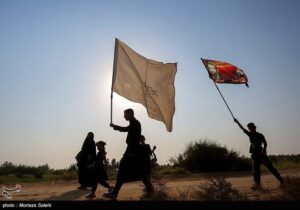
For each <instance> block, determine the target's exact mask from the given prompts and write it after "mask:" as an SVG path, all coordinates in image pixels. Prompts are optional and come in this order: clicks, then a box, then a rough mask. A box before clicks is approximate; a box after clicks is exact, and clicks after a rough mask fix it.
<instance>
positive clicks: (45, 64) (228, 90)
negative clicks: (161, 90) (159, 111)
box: [0, 0, 300, 168]
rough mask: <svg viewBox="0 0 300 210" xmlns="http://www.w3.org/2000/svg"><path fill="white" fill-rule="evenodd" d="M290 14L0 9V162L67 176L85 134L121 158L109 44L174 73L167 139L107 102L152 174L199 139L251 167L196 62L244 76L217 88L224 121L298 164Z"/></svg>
mask: <svg viewBox="0 0 300 210" xmlns="http://www.w3.org/2000/svg"><path fill="white" fill-rule="evenodd" d="M299 10H300V1H297V0H294V1H293V0H280V1H278V0H244V1H240V0H226V1H221V0H219V1H216V0H207V1H201V0H195V1H192V0H180V1H179V0H178V1H175V0H172V1H171V0H169V1H162V0H151V1H148V0H147V1H146V0H145V1H141V0H136V1H132V0H126V1H122V0H119V1H115V0H110V1H104V0H103V1H100V0H98V1H91V0H88V1H86V0H82V1H75V0H51V1H50V0H44V1H38V0H35V1H34V0H26V1H17V0H0V99H1V103H0V163H3V162H4V161H11V162H13V163H16V164H28V165H41V164H46V163H48V164H49V166H50V167H51V168H65V167H68V166H69V165H70V164H71V163H75V159H74V157H75V155H76V153H77V152H78V151H79V150H80V148H81V146H82V143H83V141H84V139H85V137H86V135H87V133H88V132H89V131H92V132H94V134H95V140H96V141H98V140H103V141H106V142H107V145H106V148H107V153H108V158H109V159H112V158H116V159H117V160H119V159H120V158H121V156H122V154H123V152H124V151H125V148H126V144H125V139H126V135H127V134H126V133H121V132H118V131H114V130H113V129H112V128H110V127H109V123H110V88H111V78H112V66H113V55H114V42H115V38H119V39H120V40H121V41H123V42H125V43H126V44H127V45H129V46H130V47H131V48H132V49H134V50H135V51H136V52H138V53H140V54H141V55H143V56H145V57H147V58H151V59H153V60H157V61H161V62H178V68H177V74H176V78H175V88H176V95H175V103H176V111H175V115H174V118H173V131H172V132H171V133H169V132H167V131H166V128H165V125H164V124H163V123H162V122H160V121H156V120H153V119H151V118H149V117H148V115H147V112H146V109H145V108H144V107H143V106H142V105H139V104H136V103H133V102H130V101H128V100H126V99H124V98H122V97H120V96H118V95H117V94H114V107H113V122H114V123H115V124H118V125H122V126H127V125H128V122H127V121H125V119H124V118H123V110H124V109H126V108H130V107H131V108H133V109H134V110H135V113H136V118H137V119H138V120H139V121H140V122H141V124H142V133H143V134H144V135H145V137H146V142H147V143H149V144H150V145H151V146H153V145H156V146H157V151H156V154H157V157H158V160H159V163H167V162H168V160H169V159H170V158H171V157H175V156H176V155H178V154H179V153H182V152H183V151H184V149H185V147H186V145H187V143H188V142H192V141H197V140H199V139H205V138H207V139H211V140H214V141H216V142H218V143H220V144H221V145H222V146H224V145H226V146H227V147H228V148H229V149H234V150H235V151H238V152H240V154H241V155H245V156H249V153H248V148H249V140H248V137H247V136H246V135H245V134H244V133H243V132H242V131H241V130H240V129H239V128H238V126H237V125H236V124H235V123H234V122H233V119H232V117H231V115H230V113H229V112H228V110H227V108H226V106H225V104H224V102H223V101H222V99H221V97H220V95H219V93H218V92H217V90H216V88H215V87H214V84H213V82H212V80H210V79H209V78H208V75H207V72H206V70H205V68H204V66H203V64H202V62H201V60H200V58H201V57H202V58H208V59H214V60H220V61H226V62H229V63H232V64H235V65H236V66H238V67H239V68H241V69H243V70H244V72H245V73H246V74H247V76H248V79H249V86H250V87H249V88H247V87H246V86H245V85H230V84H220V85H219V88H220V90H221V91H222V93H223V95H224V97H225V98H226V100H227V102H228V104H229V106H230V108H231V109H232V112H233V114H234V115H235V116H236V118H238V119H239V120H240V122H241V123H242V124H243V125H245V126H246V124H247V123H248V122H251V121H253V122H254V123H255V124H256V125H257V130H258V131H259V132H262V133H263V134H264V135H265V137H266V139H267V141H268V153H269V154H298V153H299V151H300V141H299V136H300V129H299V125H300V112H299V107H300V88H299V87H300V85H299V81H300V62H299V59H300V48H299V46H300V24H299V20H300V13H299Z"/></svg>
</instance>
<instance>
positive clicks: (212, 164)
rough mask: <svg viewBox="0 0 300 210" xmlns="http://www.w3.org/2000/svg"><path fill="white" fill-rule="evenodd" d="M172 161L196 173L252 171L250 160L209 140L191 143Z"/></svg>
mask: <svg viewBox="0 0 300 210" xmlns="http://www.w3.org/2000/svg"><path fill="white" fill-rule="evenodd" d="M171 160H172V162H173V164H174V165H175V166H178V167H183V168H185V169H186V170H189V171H191V172H194V173H199V172H220V171H242V170H251V161H250V160H249V159H248V158H245V157H239V155H238V153H237V152H235V151H229V150H228V149H227V148H226V147H222V146H220V145H219V144H217V143H215V142H212V141H208V140H204V141H201V140H200V141H198V142H195V143H189V144H188V145H187V147H186V149H185V151H184V153H183V154H180V155H179V156H178V157H177V159H171Z"/></svg>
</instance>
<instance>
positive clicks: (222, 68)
mask: <svg viewBox="0 0 300 210" xmlns="http://www.w3.org/2000/svg"><path fill="white" fill-rule="evenodd" d="M201 59H202V58H201ZM202 62H203V63H204V66H205V68H206V69H207V71H208V73H209V77H210V78H211V79H212V80H214V81H215V82H216V83H231V84H245V85H246V86H247V87H248V83H247V82H248V79H247V76H246V74H245V73H244V72H243V71H242V70H241V69H240V68H238V67H236V66H234V65H232V64H230V63H226V62H222V61H215V60H207V59H202Z"/></svg>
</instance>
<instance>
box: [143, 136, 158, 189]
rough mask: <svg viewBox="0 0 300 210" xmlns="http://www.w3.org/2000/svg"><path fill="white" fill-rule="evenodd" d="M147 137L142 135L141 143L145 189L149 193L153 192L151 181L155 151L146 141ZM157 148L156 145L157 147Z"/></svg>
mask: <svg viewBox="0 0 300 210" xmlns="http://www.w3.org/2000/svg"><path fill="white" fill-rule="evenodd" d="M145 141H146V138H145V136H143V135H141V137H140V144H141V149H142V151H141V160H142V170H143V172H142V173H143V177H144V179H143V180H142V181H143V183H144V185H145V189H144V191H145V192H147V193H151V192H153V185H152V183H151V177H150V176H151V159H150V158H151V155H152V153H153V151H152V150H151V147H150V145H149V144H146V143H145ZM155 148H156V147H155Z"/></svg>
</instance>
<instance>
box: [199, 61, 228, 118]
mask: <svg viewBox="0 0 300 210" xmlns="http://www.w3.org/2000/svg"><path fill="white" fill-rule="evenodd" d="M201 60H202V62H203V64H204V66H205V68H206V70H207V72H208V75H209V77H210V78H212V80H213V77H212V75H211V74H210V72H209V70H208V66H207V65H206V63H205V62H204V60H203V59H202V58H201ZM213 82H214V84H215V86H216V88H217V90H218V91H219V93H220V95H221V97H222V99H223V101H224V103H225V104H226V106H227V108H228V110H229V112H230V114H231V116H232V118H233V119H234V116H233V114H232V111H231V109H230V108H229V106H228V104H227V102H226V100H225V98H224V96H223V94H222V93H221V91H220V89H219V87H218V85H217V84H216V82H215V80H213Z"/></svg>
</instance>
